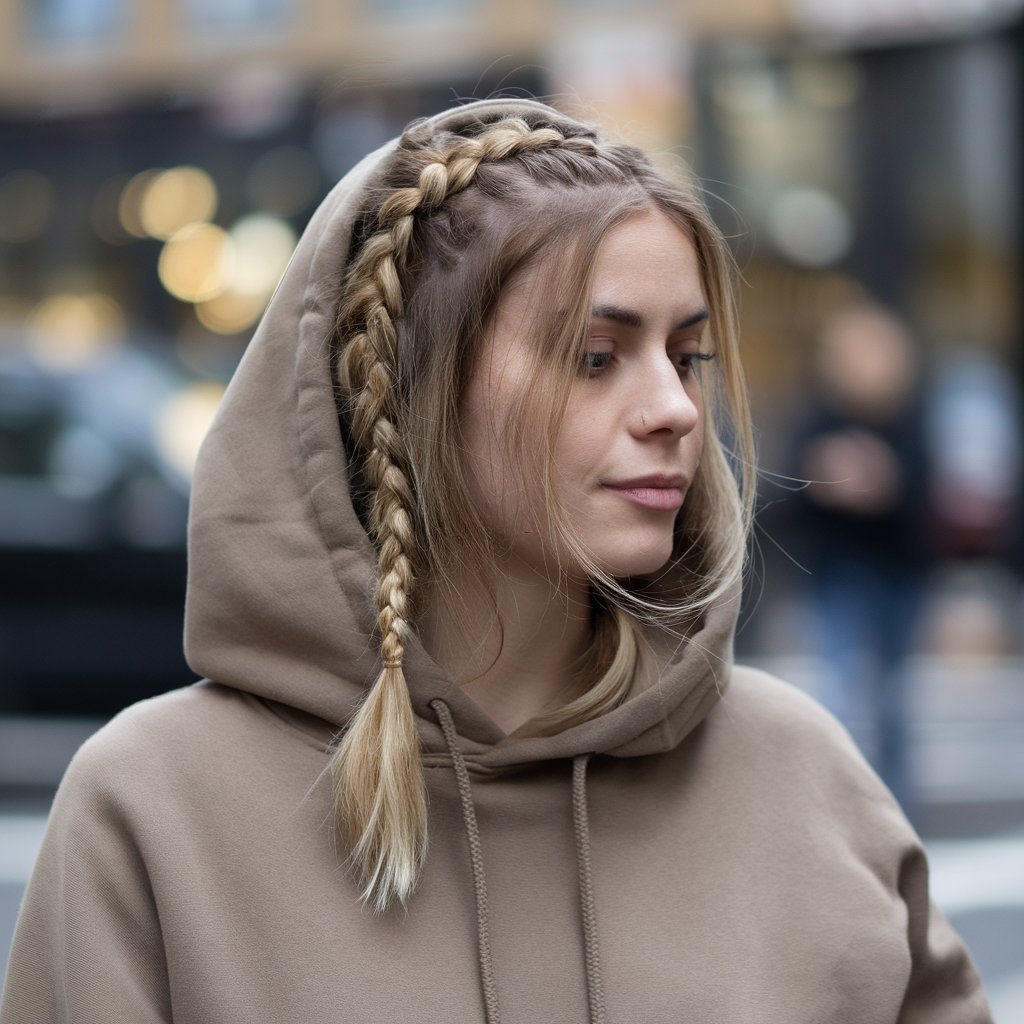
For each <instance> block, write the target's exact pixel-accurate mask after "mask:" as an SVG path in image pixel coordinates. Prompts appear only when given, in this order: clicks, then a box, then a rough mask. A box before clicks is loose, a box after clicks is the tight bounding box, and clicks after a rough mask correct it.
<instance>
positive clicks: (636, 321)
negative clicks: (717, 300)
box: [590, 306, 711, 331]
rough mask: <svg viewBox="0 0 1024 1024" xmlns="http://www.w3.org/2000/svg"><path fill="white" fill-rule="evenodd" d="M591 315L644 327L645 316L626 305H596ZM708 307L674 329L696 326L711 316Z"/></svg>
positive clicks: (622, 323) (680, 322) (630, 325)
mask: <svg viewBox="0 0 1024 1024" xmlns="http://www.w3.org/2000/svg"><path fill="white" fill-rule="evenodd" d="M590 315H591V316H592V317H594V319H595V320H610V321H611V322H612V323H613V324H621V325H622V326H623V327H638V328H639V327H643V325H644V318H643V317H642V316H641V315H640V314H639V313H638V312H637V311H636V310H635V309H626V308H625V307H624V306H595V307H594V308H593V309H592V310H591V311H590ZM710 315H711V314H710V313H709V312H708V310H707V309H705V308H703V307H702V308H701V309H698V310H696V311H695V312H693V313H691V314H690V315H689V316H688V317H685V318H684V319H682V320H680V321H679V323H677V324H676V325H675V327H673V328H672V329H673V330H674V331H685V330H686V329H687V328H688V327H696V326H697V324H700V323H703V322H704V321H705V320H707V319H708V318H709V317H710Z"/></svg>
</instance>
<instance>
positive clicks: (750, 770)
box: [0, 100, 990, 1024]
mask: <svg viewBox="0 0 1024 1024" xmlns="http://www.w3.org/2000/svg"><path fill="white" fill-rule="evenodd" d="M730 281H731V277H730V263H729V257H728V250H727V248H726V245H725V242H724V240H723V238H722V236H721V234H720V233H719V232H718V231H717V229H716V228H715V227H714V226H713V224H712V222H711V221H710V219H709V217H708V215H707V212H706V209H705V207H704V206H703V204H702V201H701V199H700V197H699V195H698V193H697V191H696V189H695V187H694V186H693V185H692V184H691V183H681V184H680V183H675V182H673V181H670V180H669V179H667V178H666V177H664V176H663V175H662V174H660V173H659V172H657V171H656V170H654V168H653V167H652V165H651V164H650V163H649V162H648V161H647V159H646V158H645V157H644V156H643V155H642V154H641V153H640V152H639V151H637V150H635V149H632V148H629V147H625V146H621V145H616V144H612V143H610V142H608V141H606V140H605V138H604V137H603V135H602V134H601V133H600V132H599V131H597V130H596V129H594V128H592V127H591V126H588V125H585V124H581V123H580V122H578V121H576V120H573V119H571V118H568V117H565V116H563V115H561V114H559V113H557V112H556V111H554V110H552V109H550V108H548V107H546V106H543V105H540V104H537V103H532V102H525V101H502V100H495V101H489V102H482V103H476V104H469V105H466V106H464V107H461V108H459V109H456V110H453V111H449V112H448V113H445V114H442V115H440V116H438V117H436V118H433V119H431V120H429V121H426V122H422V123H418V124H414V125H413V126H411V127H410V128H409V129H408V130H407V132H406V133H405V134H404V135H403V136H402V138H401V139H400V140H397V141H396V142H394V143H392V144H390V145H388V146H386V147H384V148H383V149H381V150H378V151H377V152H376V153H374V154H372V155H370V156H369V157H367V158H366V160H364V161H363V163H361V164H360V165H359V166H358V167H357V168H356V169H355V170H354V171H352V172H351V174H350V175H348V176H347V177H346V178H345V179H344V180H343V181H342V182H341V183H340V184H339V185H338V187H337V188H336V189H335V191H334V192H333V193H332V194H331V195H330V196H329V197H328V199H327V200H326V201H325V203H324V204H323V206H322V207H321V210H320V212H319V213H318V214H317V215H316V216H315V217H314V219H313V221H312V223H311V225H310V227H309V229H308V230H307V233H306V234H305V236H304V238H303V240H302V241H301V242H300V244H299V247H298V250H297V252H296V254H295V257H294V258H293V260H292V263H291V265H290V267H289V270H288V272H287V274H286V275H285V279H284V281H283V283H282V284H281V286H280V288H279V289H278V292H277V295H276V297H275V299H274V300H273V302H272V304H271V306H270V308H269V310H268V312H267V314H266V316H265V317H264V319H263V322H262V324H261V326H260V328H259V330H258V332H257V335H256V337H255V339H254V341H253V343H252V345H251V347H250V348H249V350H248V351H247V353H246V356H245V358H244V360H243V361H242V364H241V366H240V368H239V370H238V373H237V375H236V377H235V379H234V381H233V382H232V384H231V387H230V388H229V390H228V394H227V397H226V399H225V402H224V405H223V406H222V408H221V410H220V413H219V415H218V419H217V421H216V423H215V424H214V427H213V429H212V431H211V433H210V435H209V437H208V438H207V441H206V443H205V446H204V449H203V452H202V455H201V457H200V464H199V468H198V473H197V477H196V482H195V490H194V495H193V505H192V521H191V533H190V579H189V596H188V614H187V638H186V639H187V650H188V655H189V658H190V660H191V664H192V665H193V667H194V668H196V669H197V670H198V671H200V672H202V673H203V674H204V675H206V676H207V677H208V680H207V681H204V682H201V683H199V684H197V685H195V686H193V687H190V688H187V689H185V690H182V691H178V692H175V693H171V694H168V695H166V696H163V697H160V698H157V699H156V700H153V701H149V702H145V703H143V704H141V705H138V706H136V707H134V708H132V709H130V710H128V711H126V712H125V713H124V714H122V715H121V716H120V717H118V718H117V719H116V720H115V721H114V722H112V723H111V724H110V725H108V726H107V727H106V728H105V729H104V730H102V731H101V732H100V733H99V734H98V735H97V736H96V737H95V738H94V739H92V740H91V741H90V742H89V743H88V744H87V745H86V746H85V748H84V749H83V750H82V751H81V752H80V753H79V754H78V756H77V757H76V758H75V760H74V762H73V763H72V765H71V767H70V769H69V771H68V774H67V777H66V778H65V780H64V782H63V784H62V787H61V790H60V792H59V794H58V796H57V799H56V802H55V806H54V811H53V815H52V819H51V822H50V826H49V830H48V833H47V836H46V839H45V840H44V843H43V848H42V852H41V854H40V859H39V863H38V866H37V867H36V870H35V874H34V876H33V879H32V881H31V882H30V884H29V888H28V893H27V896H26V901H25V905H24V907H23V909H22V912H21V916H20V919H19V923H18V927H17V933H16V936H15V940H14V951H13V957H12V961H11V967H10V971H9V974H8V990H7V994H6V997H5V998H6V1001H5V1002H4V1004H3V1009H2V1011H0V1019H2V1021H3V1022H4V1024H15V1022H17V1024H41V1022H43V1021H47V1022H52V1021H55V1020H63V1021H86V1020H89V1021H116V1020H125V1021H131V1022H132V1024H145V1022H155V1021H161V1022H163V1021H171V1020H173V1021H175V1022H176V1024H190V1022H196V1024H198V1022H204V1024H208V1022H211V1021H215V1022H217V1024H228V1022H236V1021H237V1022H243V1021H244V1022H246V1024H251V1022H256V1021H266V1022H271V1021H272V1022H274V1024H287V1022H295V1024H300V1022H301V1024H308V1022H310V1021H320V1020H333V1021H354V1022H355V1021H358V1022H366V1021H405V1020H417V1021H438V1022H440V1021H443V1022H445V1024H448V1022H450V1021H475V1020H486V1021H489V1022H491V1024H496V1022H497V1021H498V1020H499V1019H502V1018H503V1019H504V1020H505V1021H507V1022H511V1021H563V1020H564V1021H570V1020H571V1021H577V1020H579V1021H582V1020H589V1021H592V1022H598V1021H644V1022H648V1024H653V1022H656V1021H677V1020H679V1019H681V1018H685V1019H693V1020H715V1021H737V1022H738V1021H742V1020H746V1021H751V1020H772V1021H785V1022H787V1024H796V1022H800V1021H806V1022H808V1024H809V1022H811V1021H824V1020H837V1021H838V1020H843V1021H853V1020H864V1021H868V1020H870V1021H877V1022H879V1024H881V1022H890V1021H891V1022H896V1021H900V1022H905V1024H910V1022H911V1021H924V1020H927V1021H929V1022H941V1021H947V1022H949V1024H952V1022H954V1021H955V1022H957V1024H981V1022H985V1021H989V1019H990V1018H989V1014H988V1011H987V1009H986V1005H985V998H984V995H983V993H982V991H981V987H980V982H979V979H978V976H977V973H976V971H975V969H974V967H973V965H972V964H971V961H970V958H969V956H968V955H967V953H966V951H965V950H964V948H963V946H962V944H961V943H960V941H959V939H958V938H957V936H956V935H955V933H954V932H953V931H952V929H951V928H950V926H949V924H948V923H947V922H946V920H945V919H944V917H943V916H942V914H941V913H940V912H939V911H938V910H937V909H936V908H934V907H932V906H930V904H929V899H928V883H927V868H926V862H925V857H924V853H923V851H922V848H921V844H920V841H919V840H918V838H917V836H916V835H915V834H914V832H913V830H912V828H911V827H910V826H909V824H908V823H907V821H906V820H905V818H904V817H903V816H902V814H901V813H900V811H899V809H898V807H897V806H896V804H895V803H894V801H893V799H892V797H891V796H890V794H889V793H888V792H887V790H886V789H885V787H884V786H883V785H882V784H881V783H880V782H879V780H878V779H877V777H876V776H875V775H874V773H872V772H871V770H870V769H869V768H868V766H867V765H866V764H865V762H864V761H863V759H862V758H861V757H860V756H859V755H858V754H857V752H856V750H855V749H854V747H853V746H852V744H851V743H850V742H849V739H848V737H847V736H846V734H845V732H844V731H843V730H842V729H841V728H839V727H838V726H837V725H836V723H835V721H834V720H833V719H832V718H831V717H830V716H828V715H827V714H826V713H825V712H824V711H823V710H821V709H820V707H819V706H818V705H816V704H815V703H814V702H813V701H811V700H810V699H809V698H807V697H805V696H803V695H802V694H801V693H799V692H798V691H796V690H795V689H793V688H792V687H790V686H787V685H786V684H784V683H781V682H779V681H777V680H774V679H772V678H770V677H768V676H765V675H763V674H759V673H757V672H754V671H751V670H749V669H742V668H738V667H734V666H733V665H732V658H731V651H732V634H733V627H734V624H735V619H736V613H737V608H738V603H739V584H740V574H741V569H742V564H743V558H744V552H745V550H746V535H747V525H748V518H749V512H748V510H749V506H750V493H751V492H750V487H749V480H750V472H751V469H752V462H751V458H750V447H751V445H750V428H749V424H748V419H747V411H746V404H745V392H744V388H743V382H742V377H741V372H740V367H739V363H738V358H737V348H738V346H737V341H736V337H735V326H734V322H733V316H732V312H731V310H732V301H731V283H730ZM717 423H721V424H722V425H723V428H724V429H727V430H728V432H729V437H730V438H731V442H732V444H733V446H734V447H735V448H736V450H737V453H738V454H739V455H740V456H741V458H740V460H738V463H737V464H738V465H740V466H741V467H745V470H746V472H745V473H741V478H740V479H739V480H736V479H734V477H733V475H732V473H731V471H730V468H729V467H730V462H729V461H728V460H727V459H726V457H725V453H724V450H723V446H722V444H721V443H720V441H719V436H718V433H717V429H718V428H717V426H716V424H717ZM428 838H429V850H428V843H427V841H428Z"/></svg>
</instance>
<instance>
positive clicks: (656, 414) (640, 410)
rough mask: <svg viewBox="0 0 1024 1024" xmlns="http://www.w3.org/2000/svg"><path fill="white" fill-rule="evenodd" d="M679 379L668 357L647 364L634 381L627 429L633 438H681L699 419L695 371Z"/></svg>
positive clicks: (699, 399) (699, 398)
mask: <svg viewBox="0 0 1024 1024" xmlns="http://www.w3.org/2000/svg"><path fill="white" fill-rule="evenodd" d="M690 373H691V374H693V375H694V376H691V377H689V378H681V377H680V376H679V371H678V370H677V368H676V366H675V364H674V363H673V362H672V361H671V360H670V359H668V358H663V360H662V361H661V362H660V363H659V365H658V366H656V367H651V368H649V369H648V371H647V372H645V373H644V374H642V375H641V377H640V378H638V381H637V388H636V392H635V396H634V403H633V408H632V414H631V417H630V430H631V432H632V433H633V435H634V436H635V437H637V438H638V439H639V438H644V437H651V436H661V437H664V438H666V439H672V438H679V437H684V436H685V435H686V434H688V433H689V432H690V431H691V430H693V428H694V427H695V426H697V424H698V423H699V422H700V417H701V406H702V403H701V395H700V385H699V383H698V381H697V379H696V376H695V374H696V371H695V370H691V371H690Z"/></svg>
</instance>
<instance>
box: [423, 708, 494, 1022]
mask: <svg viewBox="0 0 1024 1024" xmlns="http://www.w3.org/2000/svg"><path fill="white" fill-rule="evenodd" d="M430 706H431V707H432V708H433V709H434V714H435V715H437V720H438V722H439V723H440V725H441V731H442V732H443V733H444V741H445V743H447V744H448V753H449V754H451V756H452V767H453V768H454V769H455V779H456V781H457V782H458V784H459V799H460V800H461V801H462V821H463V824H464V825H465V828H466V839H467V840H468V841H469V859H470V862H471V863H472V865H473V892H474V894H475V895H476V939H477V956H478V958H479V963H480V984H481V985H482V986H483V990H484V1013H485V1019H486V1021H487V1024H500V1021H501V1014H500V1013H499V1011H498V990H497V988H496V987H495V985H494V963H493V961H492V960H491V936H490V931H489V929H488V927H487V879H486V877H485V876H484V854H483V850H482V849H481V847H480V831H479V829H478V828H477V827H476V811H475V810H474V809H473V791H472V790H471V789H470V787H469V772H468V771H467V770H466V762H465V761H464V760H463V757H462V751H461V750H460V749H459V742H458V740H459V738H458V735H457V734H456V732H455V723H454V722H453V721H452V713H451V712H450V711H449V710H448V705H447V704H445V702H444V701H443V700H432V701H431V702H430Z"/></svg>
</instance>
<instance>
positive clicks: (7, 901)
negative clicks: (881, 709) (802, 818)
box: [0, 657, 1024, 1024]
mask: <svg viewBox="0 0 1024 1024" xmlns="http://www.w3.org/2000/svg"><path fill="white" fill-rule="evenodd" d="M760 667H762V668H766V669H767V670H769V671H771V672H773V673H774V674H776V675H779V676H781V677H783V678H787V679H790V680H791V681H793V682H794V683H796V684H797V685H799V686H801V687H803V688H804V689H806V690H807V691H808V692H811V693H815V690H816V681H817V679H819V678H820V675H821V673H820V666H819V665H817V664H816V663H815V661H814V659H813V658H806V657H793V658H775V659H771V660H766V661H762V662H760ZM912 679H913V694H914V697H913V705H914V721H913V726H912V730H911V756H912V762H913V764H914V766H915V774H916V777H917V778H918V779H919V787H918V788H919V793H918V798H919V802H920V808H921V809H920V814H919V817H918V820H917V824H918V828H919V831H920V832H921V834H922V836H923V837H924V839H925V845H926V847H927V849H928V854H929V859H930V862H931V884H932V895H933V897H934V898H935V900H936V902H937V903H938V904H939V906H940V907H942V909H943V910H944V911H945V913H946V914H947V916H948V917H949V918H950V920H951V921H952V923H953V925H954V927H955V928H956V929H957V930H958V931H959V933H960V934H961V936H962V937H963V938H964V940H965V941H966V943H967V945H968V947H969V948H970V950H971V953H972V955H973V956H974V959H975V961H976V963H977V964H978V966H979V969H980V971H981V974H982V977H983V978H984V980H985V985H986V991H987V993H988V995H989V1000H990V1003H991V1005H992V1010H993V1015H994V1019H995V1021H996V1024H1022V1022H1024V660H1022V659H991V658H982V659H966V660H960V661H950V660H949V659H944V660H941V661H940V660H937V659H926V658H922V659H919V660H918V661H917V662H915V664H914V666H913V672H912ZM100 724H101V723H100V722H98V721H95V720H85V719H70V720H69V719H56V718H54V719H27V718H14V717H9V718H3V717H0V964H6V961H7V953H8V949H9V945H10V939H11V935H12V933H13V929H14V921H15V917H16V915H17V907H18V903H19V901H20V899H21V893H22V891H23V889H24V885H25V883H26V881H27V879H28V876H29V873H30V871H31V867H32V863H33V861H34V859H35V855H36V851H37V850H38V847H39V843H40V841H41V839H42V834H43V830H44V828H45V823H46V813H47V809H48V807H49V800H50V798H51V797H52V792H53V788H54V787H55V785H56V783H57V781H58V780H59V778H60V776H61V774H62V773H63V770H64V767H65V766H66V764H67V761H68V760H69V759H70V757H71V754H72V753H73V752H74V750H75V749H77V747H78V745H79V744H80V743H81V742H82V740H83V739H85V737H86V736H88V735H89V734H90V733H91V732H92V731H93V730H94V729H96V728H97V727H98V726H99V725H100ZM853 731H854V733H855V735H856V732H857V729H856V726H855V727H854V730H853Z"/></svg>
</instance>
